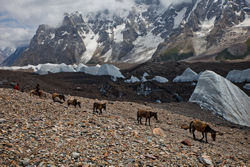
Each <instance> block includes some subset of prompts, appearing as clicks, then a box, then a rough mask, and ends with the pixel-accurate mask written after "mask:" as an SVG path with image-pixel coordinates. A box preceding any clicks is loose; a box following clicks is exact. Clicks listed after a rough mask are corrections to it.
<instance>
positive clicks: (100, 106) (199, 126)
mask: <svg viewBox="0 0 250 167" xmlns="http://www.w3.org/2000/svg"><path fill="white" fill-rule="evenodd" d="M30 95H36V96H39V97H46V94H45V93H44V92H43V91H42V90H40V89H39V90H31V91H30ZM52 100H53V101H54V102H58V103H61V104H62V103H64V102H65V100H66V98H65V96H64V95H62V94H58V93H53V94H52ZM67 104H68V107H69V106H70V105H73V106H75V107H77V106H79V108H81V102H80V101H78V100H77V99H68V100H67ZM98 110H99V114H102V110H105V111H106V103H100V102H94V104H93V114H95V113H98ZM151 117H154V118H155V119H156V120H158V118H157V112H152V111H147V110H143V109H138V111H137V121H138V124H142V118H146V121H145V125H147V122H148V124H149V126H150V118H151ZM196 130H197V131H199V132H201V133H202V138H201V139H199V141H203V139H204V137H205V142H206V143H207V142H208V141H207V133H211V137H212V139H213V141H215V138H216V131H215V130H213V129H212V128H211V127H210V126H209V125H208V124H207V123H205V122H203V121H200V120H193V121H191V122H190V125H189V132H190V133H192V134H193V138H194V140H197V139H196V136H195V133H194V132H195V131H196Z"/></svg>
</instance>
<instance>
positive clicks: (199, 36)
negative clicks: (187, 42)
mask: <svg viewBox="0 0 250 167" xmlns="http://www.w3.org/2000/svg"><path fill="white" fill-rule="evenodd" d="M215 20H216V16H214V17H213V18H211V19H210V20H207V19H206V20H204V21H202V22H201V24H200V25H199V27H200V28H201V30H200V31H197V32H194V33H193V35H194V36H193V39H192V43H193V48H194V51H195V54H196V55H200V54H202V53H204V52H205V51H206V50H207V47H206V46H207V40H206V36H207V35H208V34H209V33H210V31H211V30H212V29H213V28H214V23H215Z"/></svg>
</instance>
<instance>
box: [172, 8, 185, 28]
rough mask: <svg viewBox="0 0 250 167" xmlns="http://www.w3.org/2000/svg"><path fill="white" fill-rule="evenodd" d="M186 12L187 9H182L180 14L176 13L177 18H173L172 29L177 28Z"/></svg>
mask: <svg viewBox="0 0 250 167" xmlns="http://www.w3.org/2000/svg"><path fill="white" fill-rule="evenodd" d="M186 11H187V8H183V9H182V10H181V11H180V12H178V13H177V16H175V18H174V27H173V29H175V28H178V27H179V25H180V24H181V22H182V20H183V18H184V16H185V13H186Z"/></svg>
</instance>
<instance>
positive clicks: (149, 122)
mask: <svg viewBox="0 0 250 167" xmlns="http://www.w3.org/2000/svg"><path fill="white" fill-rule="evenodd" d="M148 123H149V126H150V118H148Z"/></svg>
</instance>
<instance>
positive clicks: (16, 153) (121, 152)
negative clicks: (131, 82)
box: [0, 88, 250, 167]
mask: <svg viewBox="0 0 250 167" xmlns="http://www.w3.org/2000/svg"><path fill="white" fill-rule="evenodd" d="M66 98H67V99H69V98H72V96H67V97H66ZM74 98H76V99H78V100H79V101H80V102H81V104H82V108H78V107H77V108H75V107H74V106H69V107H68V106H67V105H66V103H63V104H59V103H54V102H53V101H52V99H51V95H50V94H47V97H46V98H39V97H37V96H30V95H29V94H28V93H26V92H19V91H14V90H12V89H6V88H4V89H3V88H0V127H1V128H0V166H29V167H31V166H39V167H43V166H48V167H52V166H65V167H66V166H167V165H168V166H249V164H250V151H249V150H250V131H249V128H246V127H244V128H238V127H233V128H232V127H231V126H228V125H229V124H225V123H224V122H225V121H224V120H222V121H221V123H220V119H218V120H216V121H215V122H214V119H210V120H208V121H207V122H208V123H209V124H210V125H211V127H212V128H213V129H215V130H216V131H218V134H219V135H217V139H216V141H212V139H211V137H210V134H208V143H204V142H200V141H194V140H193V138H192V134H190V133H189V132H188V130H185V129H183V127H185V126H188V124H189V122H190V121H191V120H193V119H194V118H197V117H196V114H195V113H196V112H198V111H199V112H203V111H202V110H201V109H200V108H199V107H197V106H196V105H194V104H190V103H169V104H168V105H166V106H163V105H161V106H160V105H159V106H155V104H151V103H145V104H139V103H135V102H126V101H109V100H103V101H102V102H106V103H107V111H104V112H103V114H102V115H99V114H93V113H92V112H93V111H92V105H93V103H94V101H97V100H95V99H89V98H83V97H77V96H74ZM138 108H142V109H147V110H152V111H155V112H157V113H158V118H159V120H158V121H155V120H154V119H153V118H152V119H151V126H148V125H147V126H146V125H139V124H138V123H137V120H136V112H137V109H138ZM182 111H185V113H186V114H181V112H182ZM187 113H189V114H190V113H191V114H190V115H188V114H187ZM192 113H194V114H192ZM192 115H193V116H192ZM204 115H205V116H204ZM204 115H203V117H204V118H205V117H206V115H207V113H206V112H204ZM207 117H211V118H213V117H212V116H211V115H207ZM199 119H202V116H201V117H200V118H199ZM144 121H145V119H143V123H144ZM223 121H224V122H223ZM181 127H182V128H181ZM155 128H159V129H155ZM196 135H197V137H198V138H200V137H201V134H200V133H199V132H196ZM183 141H184V142H183ZM183 143H184V144H183Z"/></svg>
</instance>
